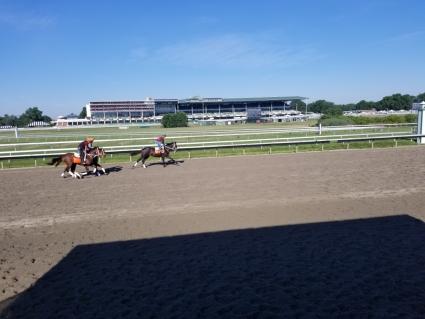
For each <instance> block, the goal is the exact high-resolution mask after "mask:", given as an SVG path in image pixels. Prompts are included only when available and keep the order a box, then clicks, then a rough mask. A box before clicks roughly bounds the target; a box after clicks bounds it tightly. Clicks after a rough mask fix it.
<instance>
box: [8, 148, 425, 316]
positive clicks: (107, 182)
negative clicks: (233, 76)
mask: <svg viewBox="0 0 425 319" xmlns="http://www.w3.org/2000/svg"><path fill="white" fill-rule="evenodd" d="M424 159H425V148H423V147H411V148H403V149H381V150H367V151H342V152H341V151H338V152H324V153H299V154H287V155H272V156H246V157H232V158H217V159H192V160H186V161H185V162H184V163H182V164H180V165H179V166H175V165H170V166H168V167H166V168H163V167H162V166H159V165H153V166H150V167H148V168H147V169H143V168H136V169H131V168H130V164H124V165H122V164H121V165H116V166H109V169H110V173H109V175H107V176H100V177H94V176H93V177H92V176H89V177H87V178H84V179H83V180H74V179H72V178H66V179H63V178H61V177H60V173H61V172H62V169H61V168H56V169H54V168H53V169H51V168H48V169H47V168H46V169H32V170H5V171H0V180H1V183H0V191H1V194H2V200H1V202H0V212H1V213H0V229H1V230H0V232H1V233H0V235H1V241H0V276H1V277H0V301H1V300H5V299H7V298H9V297H11V296H14V295H16V294H18V293H21V292H23V291H24V290H25V289H27V288H28V287H29V286H30V285H33V284H35V283H37V281H39V282H43V278H42V277H43V276H44V275H45V274H46V273H47V272H48V271H50V270H51V269H52V267H54V266H55V265H58V263H59V265H61V261H63V260H64V258H65V256H69V255H72V254H69V253H70V252H75V251H76V250H78V249H81V247H93V246H91V245H92V244H97V243H111V242H116V241H129V240H141V239H145V238H159V237H164V236H175V235H182V234H203V233H207V232H214V234H220V233H217V232H219V231H223V230H244V229H247V228H262V227H268V226H284V225H299V224H307V223H319V222H336V221H344V220H352V219H363V218H375V217H383V216H394V215H409V216H410V217H414V218H416V219H419V220H422V221H425V208H424V207H425V184H424V177H425V161H424ZM410 217H409V218H410ZM412 220H413V219H412ZM403 223H406V225H408V227H405V229H410V228H409V227H411V229H413V228H414V229H415V231H417V232H418V233H417V236H416V237H415V238H416V239H418V238H419V237H420V236H422V235H421V234H422V233H423V230H424V228H423V227H422V228H421V226H419V228H415V227H416V226H412V225H413V224H414V225H416V224H415V223H413V224H411V223H410V221H403V222H401V224H403ZM378 224H379V223H377V224H373V225H374V226H373V227H375V228H376V225H378ZM387 224H388V223H387ZM420 224H422V223H420ZM317 225H321V224H317ZM356 225H358V224H356ZM393 226H394V225H393V224H391V227H393ZM288 227H289V226H288ZM293 227H295V226H293ZM355 227H358V226H355ZM368 227H371V226H370V225H368V226H366V228H368ZM373 227H372V228H373ZM391 227H389V228H388V229H389V230H391V231H394V232H397V233H398V235H397V234H393V235H394V236H402V235H406V234H405V233H403V234H402V235H400V232H401V230H400V229H399V228H397V227H398V226H394V227H395V228H391ZM375 228H373V229H375ZM287 229H288V228H285V231H286V230H287ZM291 229H292V228H291ZM323 229H325V228H323ZM347 229H348V228H347ZM347 229H346V232H347V233H349V232H350V231H349V230H347ZM350 229H351V228H350ZM359 229H361V227H360V228H359ZM321 231H322V228H320V230H319V228H317V233H318V234H321V236H322V237H321V238H322V239H323V240H325V239H326V238H327V240H328V239H329V237H326V236H325V234H327V232H328V233H329V229H328V228H326V231H324V232H323V233H321ZM291 232H292V230H291ZM305 232H307V233H309V234H311V236H306V237H302V238H303V239H302V240H304V245H306V247H313V246H311V245H314V240H313V241H312V242H310V240H311V238H314V237H315V231H314V229H313V228H312V229H308V230H307V229H303V231H302V232H300V233H303V234H304V233H305ZM278 233H279V234H283V233H282V232H278ZM285 234H286V233H285ZM194 236H195V235H194ZM196 236H198V235H196ZM235 236H236V238H240V236H239V235H235ZM238 236H239V237H238ZM253 236H254V237H255V235H253ZM279 236H283V237H282V240H283V239H285V238H286V239H287V237H285V236H287V235H278V234H277V233H276V234H275V236H274V237H273V238H279ZM352 236H354V235H352ZM374 236H375V237H373V236H372V237H373V238H374V240H376V241H377V242H380V239H379V237H381V238H386V237H385V236H387V237H388V238H393V237H392V235H388V233H385V234H382V233H375V234H374ZM376 236H378V238H376ZM260 237H261V236H260ZM172 238H174V237H172ZM175 238H179V237H175ZM193 238H194V237H193ZM208 238H209V239H208V240H210V237H208ZM250 238H251V237H250ZM261 238H263V239H262V240H264V245H269V246H270V247H273V245H275V244H276V243H274V242H273V241H267V240H266V239H264V236H263V237H261ZM307 238H310V239H307ZM319 238H320V236H319ZM336 238H337V239H336V241H341V242H345V243H346V244H347V243H349V242H350V240H348V239H347V238H345V239H344V238H343V237H338V236H337V237H336ZM394 238H396V237H394ZM399 239H400V238H399ZM401 239H402V240H403V238H401ZM194 240H195V239H194ZM217 240H218V241H219V239H217ZM196 241H197V242H198V241H199V242H200V243H202V242H203V243H206V242H208V241H207V240H206V239H205V238H203V237H201V238H197V239H196ZM325 241H326V240H325ZM183 242H184V241H183ZM234 242H235V246H234V247H233V250H235V249H236V248H238V249H239V253H240V252H241V251H244V249H247V248H246V247H245V246H242V244H241V245H239V246H238V245H237V244H236V243H237V242H238V240H235V241H234ZM245 242H247V241H245ZM260 242H261V240H260ZM257 243H258V242H257ZM87 244H90V245H88V246H85V245H87ZM251 244H252V243H251ZM300 244H302V243H300ZM161 245H162V244H161ZM161 245H160V246H159V247H164V246H161ZM184 245H185V244H181V246H179V249H182V250H190V249H189V248H188V247H185V246H184ZM253 245H254V246H255V245H256V244H255V243H254V244H253ZM276 245H277V244H276ZM224 246H226V245H224ZM384 246H385V245H384ZM102 247H103V246H102ZM244 247H245V248H244ZM415 247H416V246H415ZM174 248H175V247H174ZM155 249H157V246H155ZM155 249H153V251H155ZM167 249H169V250H167ZM199 249H201V248H199ZM204 249H205V247H204ZM320 249H322V250H323V249H324V248H323V247H321V248H320ZM341 249H343V248H341ZM388 249H391V247H388ZM399 249H404V250H406V247H399ZM170 250H174V249H171V248H167V246H166V245H165V248H164V251H165V252H164V253H165V254H169V255H170V254H171V252H170ZM207 250H208V249H207ZM248 250H249V249H248ZM415 251H416V253H419V256H416V255H415ZM415 251H414V252H410V255H409V256H410V258H413V260H412V261H409V262H410V263H413V265H412V264H410V265H411V266H412V267H413V268H412V269H416V268H415V267H416V266H415V261H417V262H419V261H421V262H422V265H423V261H425V260H419V259H420V258H423V257H425V252H424V251H423V249H422V250H421V251H418V249H417V247H416V250H415ZM262 252H263V250H262ZM381 252H382V251H381ZM263 253H264V252H263ZM270 253H272V252H270ZM286 253H289V252H288V251H286ZM68 254H69V255H68ZM241 254H242V253H241ZM292 254H296V253H295V252H294V251H292ZM374 254H375V253H374ZM412 254H413V255H412ZM183 255H184V253H183ZM242 255H243V254H242ZM242 255H241V257H240V258H241V259H243V257H242ZM125 256H127V257H125ZM211 256H215V258H217V259H222V256H220V255H217V254H216V255H214V251H211ZM287 256H288V255H286V258H288V257H287ZM359 256H360V257H362V255H361V254H360V255H359ZM359 256H357V257H359ZM412 256H413V257H412ZM156 257H158V256H156ZM163 257H164V256H163ZM165 257H166V256H165ZM180 257H181V256H180ZM180 257H179V258H180ZM204 257H205V259H208V254H207V255H206V256H204ZM267 257H268V255H267V251H266V255H262V256H261V259H262V260H264V259H267ZM363 257H364V256H363ZM393 257H394V256H393ZM399 257H400V258H404V257H403V256H399ZM66 258H68V257H66ZM66 258H65V260H66ZM117 258H118V257H117ZM119 258H124V259H125V258H128V255H124V256H120V257H119ZM152 258H153V257H152ZM170 258H171V257H170ZM179 258H178V260H181V258H180V259H179ZM290 258H294V255H292V256H291V257H290ZM370 258H373V256H372V255H371V256H370V257H369V259H370ZM306 260H307V259H306ZM356 260H358V258H357V259H356ZM191 261H193V260H192V259H191ZM239 262H240V260H239ZM294 262H295V261H294ZM392 262H394V260H392ZM99 263H105V260H102V261H99ZM295 263H296V262H295ZM112 264H113V263H112ZM255 265H257V266H258V264H254V265H251V267H254V266H255ZM303 265H304V264H303ZM304 266H305V265H304ZM163 267H165V272H166V271H167V269H170V268H172V265H169V264H166V263H164V264H163ZM223 267H225V266H223ZM300 267H302V265H301V266H300ZM318 267H319V266H318ZM318 267H317V269H318ZM59 268H60V267H59ZM55 269H58V267H56V268H55ZM412 269H410V270H412ZM310 271H311V269H310ZM357 271H358V272H356V273H355V274H352V276H354V277H356V276H359V273H361V271H362V270H361V269H357ZM273 274H274V275H276V273H273ZM420 274H421V275H423V271H422V273H420ZM174 275H175V276H179V275H178V274H174ZM257 275H259V274H257ZM381 275H382V274H381ZM384 275H385V276H386V275H388V276H390V274H384ZM70 276H71V277H70V278H72V275H70ZM180 276H181V274H180ZM217 276H219V275H217ZM271 276H272V275H271ZM64 277H66V274H65V275H64V274H62V278H64ZM40 278H41V279H40ZM46 278H48V276H47V277H46ZM348 279H349V278H348ZM64 280H68V284H69V278H68V279H67V278H64ZM214 280H217V279H214ZM271 280H274V279H271ZM282 280H283V279H282ZM416 281H417V278H416ZM56 282H57V280H56ZM341 282H342V283H344V280H342V281H341ZM186 283H187V282H186ZM335 283H338V281H335ZM413 284H415V283H412V286H414V285H413ZM36 286H37V284H36ZM409 287H410V286H409ZM422 287H423V285H422ZM222 288H223V287H222ZM234 288H235V289H239V287H234ZM275 288H276V287H275ZM275 288H274V289H275ZM304 288H305V287H304ZM390 288H391V287H390ZM55 289H56V288H55ZM217 289H219V288H217ZM316 289H318V288H317V287H316ZM341 289H342V288H341ZM47 290H48V289H47ZM322 292H323V291H322ZM404 293H407V294H408V293H413V291H407V292H404ZM24 294H25V293H24ZM415 294H416V296H418V294H419V295H420V296H425V294H424V292H423V290H422V291H419V292H418V291H415ZM421 294H422V295H421ZM198 297H199V296H198ZM191 298H193V296H192V297H191ZM335 298H336V297H335ZM376 298H378V299H379V296H378V297H376ZM387 299H388V300H389V299H391V298H387ZM23 300H25V298H24V299H23ZM388 300H387V301H388ZM422 301H423V300H422ZM150 302H153V301H152V300H151V301H150ZM376 302H378V301H376ZM388 302H389V301H388ZM40 303H42V301H41V302H40ZM248 303H249V302H248ZM372 303H373V302H372ZM25 304H26V305H29V304H31V303H30V302H29V301H26V303H23V305H25ZM422 304H423V302H422ZM209 305H211V303H209ZM304 306H305V305H304ZM414 306H415V305H413V306H412V307H414ZM3 307H6V303H3ZM21 307H23V306H21ZM235 307H236V308H237V305H236V306H235ZM0 308H1V306H0ZM307 308H308V307H307ZM399 309H401V308H400V307H399ZM15 310H16V309H15ZM62 310H63V309H62ZM204 310H205V309H204ZM269 310H270V309H269ZM269 310H268V311H269ZM298 310H299V309H298ZM298 310H297V309H295V308H294V309H292V310H291V309H289V310H288V311H293V312H294V314H296V312H297V311H298ZM304 310H305V309H304ZM304 310H303V311H304ZM346 310H347V309H345V311H346ZM363 310H364V311H366V312H365V313H367V309H363ZM385 310H387V309H386V308H385ZM0 311H1V309H0ZM155 311H156V312H157V313H158V310H155V309H154V310H152V313H155ZM170 311H171V310H170ZM199 311H201V310H199ZM234 311H235V308H232V307H231V308H228V309H227V312H226V310H222V312H218V315H219V316H221V317H223V316H226V315H227V316H228V317H233V315H235V313H234ZM281 311H283V310H276V309H274V308H273V309H271V310H270V312H271V313H275V314H276V313H277V314H279V313H281ZM309 311H311V312H310V314H311V313H314V310H312V309H310V310H309ZM323 311H325V310H323ZM333 311H334V312H332V311H331V310H330V311H329V313H327V315H326V311H325V312H324V317H329V314H332V313H333V314H338V313H339V314H340V315H341V314H342V315H343V314H344V309H339V308H337V309H334V310H333ZM338 311H339V312H338ZM403 311H404V310H403ZM414 311H415V312H414V313H415V314H418V313H421V312H420V311H425V309H422V308H421V309H419V308H417V307H416V308H415V310H414ZM11 313H12V314H11ZM11 313H10V312H9V313H8V317H11V318H12V317H14V316H13V312H11ZM170 313H172V312H170ZM170 313H165V314H164V315H165V316H167V315H170ZM412 313H413V310H412ZM230 314H233V315H230ZM387 314H388V313H387ZM86 315H87V316H86V317H87V318H89V317H91V316H92V315H93V314H91V315H88V314H87V313H86ZM245 315H246V314H245ZM245 315H241V317H246V316H245ZM301 315H302V313H301ZM120 316H121V317H126V316H125V315H122V314H118V313H116V314H114V317H120ZM129 316H130V317H131V316H132V315H131V314H130V315H129ZM181 316H185V315H184V314H181ZM53 317H54V316H53ZM65 317H66V316H65ZM69 317H70V318H73V316H69ZM75 317H80V318H81V317H84V316H83V315H81V313H80V315H79V316H78V315H76V316H75ZM133 317H137V315H136V314H133ZM204 317H213V316H212V315H211V314H210V315H208V313H207V314H205V313H204ZM378 317H379V316H378ZM382 317H385V315H384V314H383V315H382Z"/></svg>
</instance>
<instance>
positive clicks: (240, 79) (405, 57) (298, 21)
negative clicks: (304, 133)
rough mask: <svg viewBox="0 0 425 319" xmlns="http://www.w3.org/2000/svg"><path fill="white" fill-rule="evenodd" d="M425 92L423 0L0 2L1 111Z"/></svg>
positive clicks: (350, 98) (345, 99)
mask: <svg viewBox="0 0 425 319" xmlns="http://www.w3.org/2000/svg"><path fill="white" fill-rule="evenodd" d="M422 92H425V1H423V0H367V1H366V0H344V1H341V0H320V1H316V0H311V1H307V0H296V1H295V0H293V1H285V0H273V1H272V0H262V1H258V0H257V1H247V0H244V1H242V0H241V1H232V0H226V1H221V0H216V1H200V0H197V1H185V0H178V1H177V0H173V1H171V0H170V1H168V0H162V1H144V0H140V1H137V0H134V1H131V0H123V1H118V0H116V1H112V0H110V1H107V0H103V1H102V0H90V1H88V0H84V1H75V0H72V1H58V0H50V1H49V0H40V1H19V0H13V1H12V0H11V1H4V0H0V114H4V113H9V114H16V115H19V114H21V113H22V112H23V111H24V110H25V109H26V108H28V107H31V106H38V107H39V108H40V109H41V110H42V111H44V113H45V114H47V115H50V116H52V117H55V116H57V115H66V114H68V113H70V112H74V113H79V112H80V111H81V109H82V107H83V106H84V105H85V104H86V103H87V102H89V101H96V100H117V99H120V100H121V99H124V100H134V99H144V98H145V97H148V96H149V97H154V98H187V97H190V96H194V95H200V96H203V97H223V98H231V97H257V96H293V95H299V96H305V97H308V98H309V100H308V101H307V102H311V101H314V100H317V99H326V100H330V101H333V102H336V103H350V102H358V101H359V100H361V99H366V100H373V101H377V100H380V99H381V98H382V97H383V96H385V95H390V94H393V93H402V94H412V95H417V94H419V93H422Z"/></svg>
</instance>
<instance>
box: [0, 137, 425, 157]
mask: <svg viewBox="0 0 425 319" xmlns="http://www.w3.org/2000/svg"><path fill="white" fill-rule="evenodd" d="M350 136H352V135H350ZM418 137H425V135H419V134H408V135H405V134H400V135H386V136H367V137H354V138H342V137H340V138H336V137H335V136H329V137H328V138H313V139H311V138H310V139H305V140H298V141H296V140H286V141H276V139H268V141H266V142H264V140H261V141H262V142H260V143H240V142H241V141H223V142H226V143H227V144H209V145H202V146H186V147H185V146H183V147H180V146H179V148H178V149H179V150H183V151H185V150H187V151H190V150H200V149H220V148H240V147H261V146H278V145H302V144H326V143H332V142H336V143H350V142H361V141H369V142H371V141H377V140H388V139H394V140H396V139H416V138H418ZM251 141H252V140H251ZM234 142H237V143H234ZM211 143H217V142H211ZM197 144H202V142H201V143H197ZM182 145H183V143H182ZM113 148H123V149H115V150H114V149H113ZM140 148H141V147H135V146H111V147H104V149H105V150H106V151H107V153H110V154H115V153H131V152H136V151H139V150H140ZM58 150H63V151H67V150H69V151H74V150H75V149H74V148H72V149H56V150H48V151H52V152H54V153H38V154H15V152H7V153H8V155H6V154H3V155H0V159H6V160H7V159H16V158H37V157H48V156H49V157H51V156H58V155H62V154H63V152H60V153H59V152H57V151H58ZM33 151H38V152H40V151H41V150H33Z"/></svg>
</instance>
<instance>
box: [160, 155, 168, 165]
mask: <svg viewBox="0 0 425 319" xmlns="http://www.w3.org/2000/svg"><path fill="white" fill-rule="evenodd" d="M161 161H162V167H165V166H167V164H165V155H164V154H161Z"/></svg>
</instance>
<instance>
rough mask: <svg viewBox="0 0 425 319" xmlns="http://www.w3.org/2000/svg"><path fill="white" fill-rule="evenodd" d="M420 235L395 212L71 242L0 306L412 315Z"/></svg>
mask: <svg viewBox="0 0 425 319" xmlns="http://www.w3.org/2000/svg"><path fill="white" fill-rule="evenodd" d="M424 242H425V224H424V223H423V222H422V221H420V220H417V219H415V218H412V217H410V216H407V215H399V216H388V217H380V218H370V219H359V220H348V221H337V222H323V223H314V224H300V225H289V226H276V227H264V228H254V229H241V230H230V231H219V232H211V233H200V234H193V235H182V236H172V237H161V238H153V239H139V240H128V241H120V242H109V243H95V244H87V245H79V246H76V247H75V248H73V249H72V250H71V251H70V252H69V253H68V255H67V256H65V257H64V258H63V259H62V260H61V261H60V262H59V263H58V264H57V265H55V266H54V267H53V268H52V269H51V270H50V271H49V272H48V273H46V274H45V275H44V276H43V277H41V278H40V279H39V280H38V281H37V282H36V283H35V284H34V285H33V286H32V287H31V288H29V289H28V290H27V291H25V292H23V293H22V294H21V295H19V296H17V297H16V298H15V300H13V301H9V302H8V304H7V305H6V306H5V308H6V309H5V310H3V313H2V314H0V317H2V316H4V318H24V319H25V318H36V319H37V318H80V319H86V318H87V319H88V318H372V317H373V318H396V317H397V318H423V317H424V313H425V303H424V300H425V268H424V267H423V266H424V265H425V245H424ZM2 318H3V317H2Z"/></svg>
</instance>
